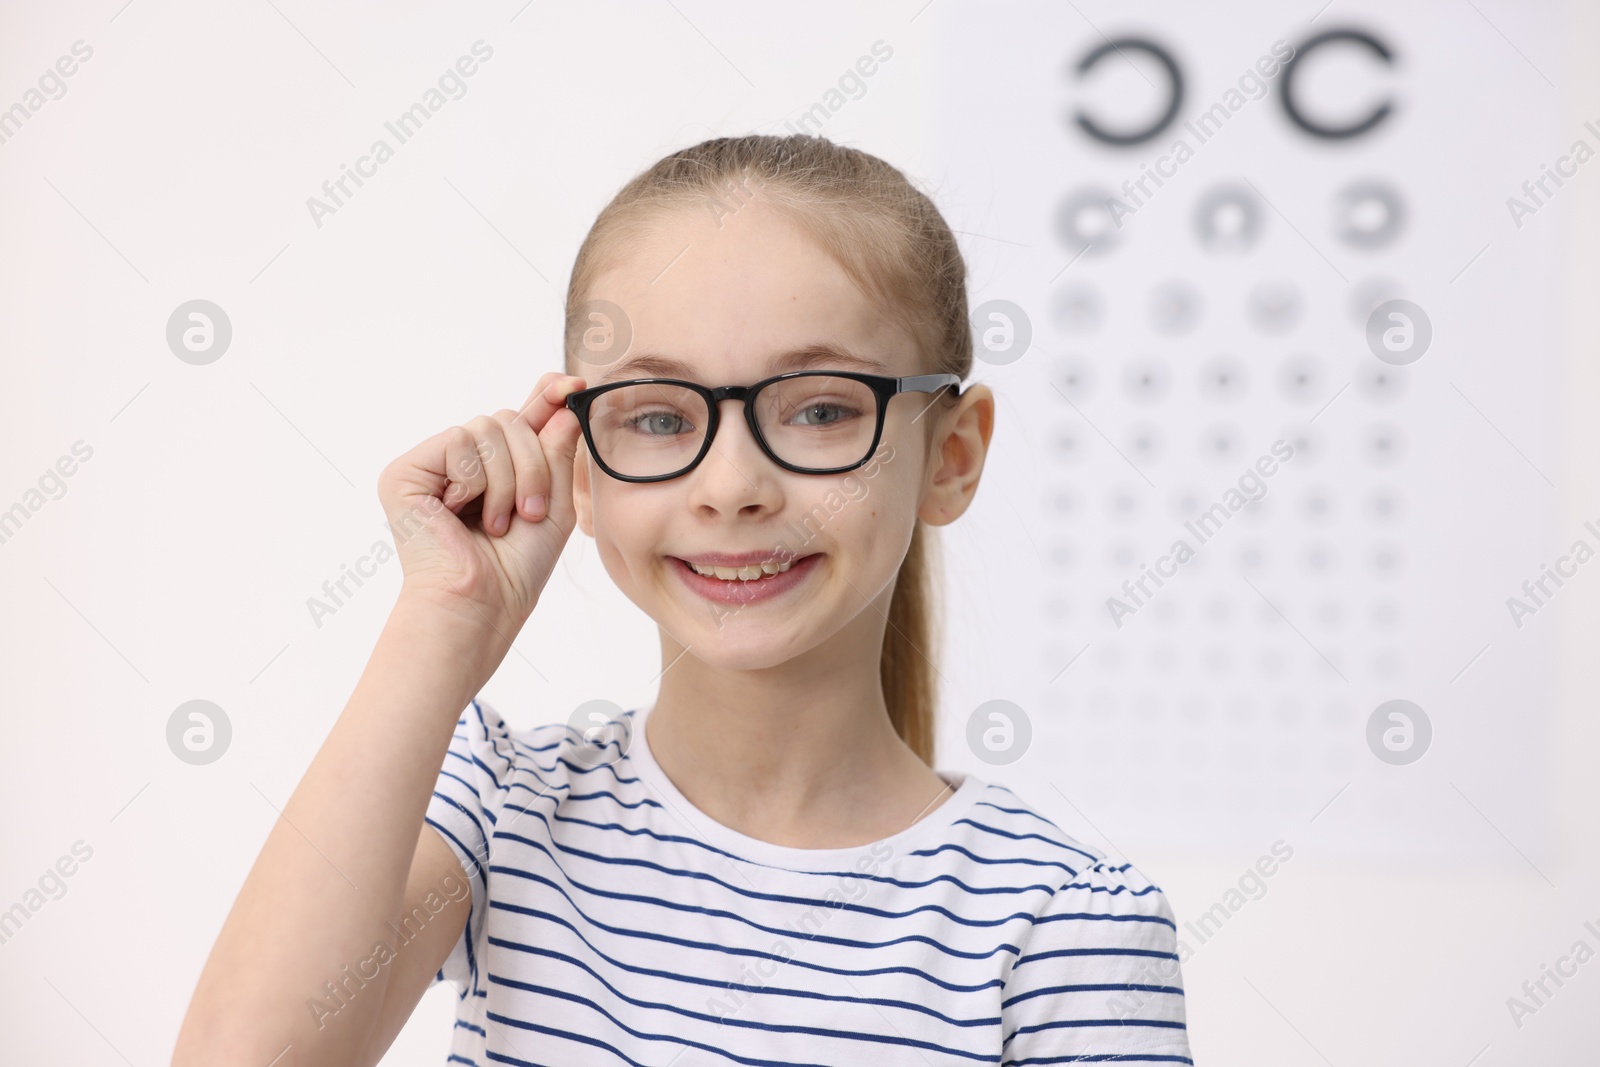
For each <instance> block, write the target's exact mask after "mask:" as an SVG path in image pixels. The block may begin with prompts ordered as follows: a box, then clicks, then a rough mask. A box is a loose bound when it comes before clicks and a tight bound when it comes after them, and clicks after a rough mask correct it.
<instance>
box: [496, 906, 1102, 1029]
mask: <svg viewBox="0 0 1600 1067" xmlns="http://www.w3.org/2000/svg"><path fill="white" fill-rule="evenodd" d="M568 925H569V926H570V924H568ZM574 932H576V931H574ZM578 937H579V938H580V939H581V940H582V941H583V943H584V944H585V945H587V946H588V948H589V949H590V951H592V952H593V953H594V954H595V955H596V956H599V957H600V958H601V959H603V960H605V961H606V962H607V963H609V964H611V965H612V966H614V967H617V968H618V969H620V970H624V971H627V972H629V973H630V974H645V975H650V976H651V977H656V978H667V979H671V980H673V981H678V982H685V983H688V984H690V985H701V986H711V987H713V988H715V989H726V990H730V991H733V990H737V991H739V992H742V993H745V994H747V995H751V996H753V995H755V994H757V993H766V994H770V995H772V996H785V997H795V998H798V999H802V1000H826V1001H837V1002H840V1003H844V1004H878V1005H883V1006H885V1007H891V1008H900V1009H902V1010H904V1011H917V1012H921V1013H922V1014H924V1015H928V1016H931V1017H933V1018H935V1019H938V1020H939V1021H940V1022H942V1023H947V1024H949V1025H950V1026H994V1025H995V1024H997V1023H999V1022H1000V1021H1001V1018H1000V1016H998V1015H994V1016H990V1017H988V1018H984V1019H953V1018H951V1017H950V1016H948V1015H946V1014H944V1013H943V1012H939V1011H935V1010H933V1009H932V1008H930V1007H927V1006H926V1005H923V1004H918V1003H916V1002H915V1001H908V1000H894V999H891V998H888V997H847V996H845V995H843V994H840V993H814V992H811V991H810V990H806V989H785V988H774V987H773V986H772V985H771V984H765V985H745V984H743V983H740V982H723V981H716V980H713V979H710V978H695V977H693V976H691V975H687V974H674V973H672V972H670V971H657V970H653V969H651V968H648V967H636V966H633V965H631V964H626V963H623V962H621V961H620V960H616V959H613V958H612V957H610V956H608V955H606V954H605V953H604V952H601V951H600V950H599V949H597V948H595V947H594V945H593V944H591V943H590V942H589V939H588V938H586V937H584V936H583V935H582V934H578ZM489 943H490V944H491V945H497V946H499V947H501V948H509V949H515V950H516V951H518V952H526V953H528V954H529V955H533V956H548V957H549V958H551V959H556V960H561V961H562V962H563V963H570V964H571V965H573V966H574V967H579V968H582V969H583V970H585V971H588V972H589V974H590V975H591V976H592V977H593V978H594V979H595V981H597V982H599V983H600V984H601V985H603V986H605V987H606V988H607V989H609V990H610V991H611V992H612V993H614V994H616V996H617V997H618V998H619V999H622V1000H626V1001H628V1003H630V1004H638V1005H640V1006H641V1007H649V1008H662V1009H664V1010H666V1011H672V1012H677V1013H679V1014H688V1015H695V1014H696V1013H694V1012H686V1011H684V1010H683V1009H681V1008H677V1007H674V1006H673V1005H670V1004H657V1003H653V1002H650V1001H642V1000H635V999H633V998H632V997H629V996H627V995H626V994H624V993H623V992H621V991H620V990H618V989H617V988H616V987H615V986H613V985H612V984H611V983H610V982H608V981H606V979H605V978H604V977H603V976H602V975H601V974H600V972H598V971H596V970H595V969H594V968H593V967H590V966H589V965H588V964H587V963H584V962H583V961H582V960H580V959H578V958H577V957H576V956H569V955H567V954H566V953H565V952H556V951H555V950H553V949H547V948H538V947H536V946H534V945H523V944H518V943H517V942H515V941H506V940H503V939H501V938H498V937H491V938H489ZM761 955H766V953H761ZM771 958H772V959H775V960H778V961H780V962H781V963H787V962H788V961H790V960H792V959H793V957H786V956H773V957H771ZM850 973H853V974H856V975H857V976H859V974H860V972H850ZM489 981H490V983H491V984H493V983H496V982H498V983H500V984H502V985H514V984H515V983H514V982H512V981H511V980H509V979H501V978H500V976H499V975H497V974H495V973H494V971H490V972H489ZM987 984H994V983H987ZM980 988H981V987H980ZM1129 988H1133V987H1129ZM735 1010H738V1009H735Z"/></svg>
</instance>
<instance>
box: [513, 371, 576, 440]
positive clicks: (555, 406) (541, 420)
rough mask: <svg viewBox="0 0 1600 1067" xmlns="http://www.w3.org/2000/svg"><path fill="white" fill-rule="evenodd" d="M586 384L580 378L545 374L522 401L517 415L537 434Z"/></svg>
mask: <svg viewBox="0 0 1600 1067" xmlns="http://www.w3.org/2000/svg"><path fill="white" fill-rule="evenodd" d="M587 384H588V383H587V382H585V381H584V380H583V379H582V378H577V377H573V376H571V375H567V374H559V373H552V374H546V375H544V376H543V377H542V378H540V379H539V384H538V385H536V386H534V389H533V392H532V393H530V394H528V399H527V400H525V401H523V404H522V408H521V409H520V411H519V414H520V415H521V416H522V417H523V418H524V419H526V420H527V422H528V425H529V426H531V427H533V432H534V433H538V432H540V431H541V430H543V429H544V426H545V423H547V422H549V421H550V416H551V415H554V414H555V413H556V412H558V411H560V410H561V409H562V408H564V407H566V406H567V397H568V396H570V395H571V394H573V393H575V392H577V391H578V390H579V389H582V388H584V387H585V386H586V385H587Z"/></svg>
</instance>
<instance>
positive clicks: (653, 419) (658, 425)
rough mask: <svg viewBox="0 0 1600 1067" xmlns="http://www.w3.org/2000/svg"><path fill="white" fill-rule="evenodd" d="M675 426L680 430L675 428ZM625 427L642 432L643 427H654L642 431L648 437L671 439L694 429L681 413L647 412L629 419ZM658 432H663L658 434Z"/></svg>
mask: <svg viewBox="0 0 1600 1067" xmlns="http://www.w3.org/2000/svg"><path fill="white" fill-rule="evenodd" d="M674 424H676V425H677V427H678V428H673V427H674ZM623 425H624V426H626V427H628V428H629V429H630V430H640V427H641V426H653V427H654V429H642V430H640V432H641V433H643V434H644V435H645V436H646V437H670V436H672V435H674V434H680V433H687V432H688V431H689V430H692V429H693V428H694V427H693V426H690V425H689V424H688V420H687V419H685V418H684V416H683V415H682V414H681V413H679V412H676V411H650V412H646V413H645V414H642V415H635V416H633V417H632V418H630V419H627V420H626V421H625V422H624V423H623ZM657 430H659V431H661V432H656V431H657Z"/></svg>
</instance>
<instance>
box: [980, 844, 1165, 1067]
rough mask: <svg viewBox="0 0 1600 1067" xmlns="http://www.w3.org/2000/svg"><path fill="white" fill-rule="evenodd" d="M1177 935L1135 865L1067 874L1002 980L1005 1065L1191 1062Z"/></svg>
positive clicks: (1105, 864)
mask: <svg viewBox="0 0 1600 1067" xmlns="http://www.w3.org/2000/svg"><path fill="white" fill-rule="evenodd" d="M1177 935H1178V928H1177V924H1176V923H1175V922H1174V921H1173V916H1172V909H1171V907H1169V906H1168V904H1167V899H1166V895H1165V894H1164V893H1162V891H1161V889H1160V887H1159V886H1156V885H1153V884H1151V882H1150V881H1149V879H1147V878H1145V876H1144V875H1143V874H1142V873H1140V871H1139V869H1138V868H1137V867H1134V866H1133V865H1132V864H1130V863H1113V862H1112V861H1111V860H1110V859H1103V860H1101V862H1099V863H1096V864H1094V865H1093V866H1090V867H1085V868H1083V869H1082V870H1080V871H1078V872H1077V874H1076V875H1074V876H1072V877H1071V878H1069V879H1067V880H1066V881H1065V882H1064V883H1063V884H1062V885H1061V886H1060V887H1058V888H1057V889H1056V891H1055V892H1054V893H1053V894H1051V897H1050V899H1049V900H1048V901H1047V902H1046V904H1045V906H1044V908H1043V909H1042V910H1041V911H1040V912H1039V913H1038V914H1037V915H1036V916H1035V917H1034V920H1033V924H1032V926H1031V927H1030V928H1029V929H1028V931H1027V932H1026V933H1025V934H1024V935H1023V939H1022V943H1021V945H1019V946H1018V947H1019V950H1020V951H1019V955H1018V956H1017V960H1016V962H1015V963H1014V964H1013V965H1012V967H1011V971H1010V973H1009V975H1008V976H1007V978H1006V983H1005V990H1004V993H1003V996H1002V999H1001V1006H1000V1017H1001V1031H1002V1034H1003V1035H1004V1043H1003V1044H1002V1046H1001V1049H1002V1052H1001V1061H1000V1062H1001V1064H1002V1065H1003V1067H1023V1065H1025V1064H1052V1063H1073V1062H1082V1061H1089V1062H1099V1061H1115V1062H1118V1063H1138V1064H1158V1063H1167V1064H1173V1063H1177V1064H1191V1065H1192V1064H1193V1063H1194V1061H1193V1060H1192V1059H1191V1058H1190V1054H1189V1036H1188V1028H1187V1026H1186V1022H1185V1013H1184V997H1183V976H1182V959H1181V957H1180V955H1179V952H1178V939H1177Z"/></svg>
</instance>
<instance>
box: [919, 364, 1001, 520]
mask: <svg viewBox="0 0 1600 1067" xmlns="http://www.w3.org/2000/svg"><path fill="white" fill-rule="evenodd" d="M936 426H937V428H936V429H935V431H934V440H933V442H932V443H931V444H930V448H929V456H930V462H929V463H928V481H927V484H926V485H924V487H923V492H922V501H921V503H920V504H919V505H918V507H917V518H919V519H921V520H922V521H923V522H926V523H927V524H928V525H930V526H944V525H946V524H947V523H951V522H954V521H955V520H956V519H957V518H959V517H960V516H961V513H962V512H964V511H966V510H967V505H969V504H971V503H972V498H973V496H975V495H976V494H977V492H978V479H979V477H981V476H982V474H983V461H984V458H985V457H986V456H987V455H988V452H989V438H990V436H991V435H992V434H993V433H994V393H993V392H992V391H990V389H989V387H988V386H986V385H973V386H970V387H969V388H968V389H966V390H965V391H964V392H963V393H962V394H961V397H960V403H959V404H957V406H956V407H955V408H954V409H952V410H950V411H947V412H946V413H945V414H944V415H942V416H941V417H940V418H939V420H938V422H937V424H936Z"/></svg>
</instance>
